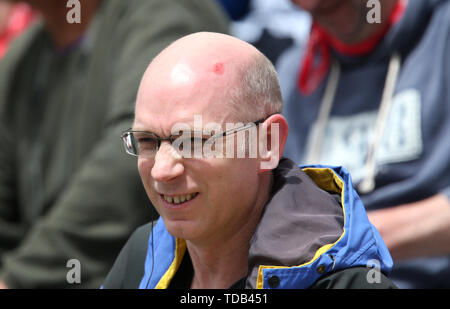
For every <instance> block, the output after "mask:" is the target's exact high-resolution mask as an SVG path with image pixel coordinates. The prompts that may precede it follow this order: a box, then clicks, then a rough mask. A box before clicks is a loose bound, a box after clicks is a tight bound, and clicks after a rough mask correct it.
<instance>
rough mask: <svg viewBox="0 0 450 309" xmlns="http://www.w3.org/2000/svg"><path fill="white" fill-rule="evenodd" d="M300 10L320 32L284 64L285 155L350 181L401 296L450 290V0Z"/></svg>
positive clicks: (349, 2) (340, 3)
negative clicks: (333, 169)
mask: <svg viewBox="0 0 450 309" xmlns="http://www.w3.org/2000/svg"><path fill="white" fill-rule="evenodd" d="M293 2H294V3H295V4H296V5H298V6H299V7H300V8H302V9H304V10H306V11H308V12H309V13H310V14H311V16H312V18H313V23H312V27H311V32H310V37H309V42H308V44H307V45H306V46H301V47H293V48H291V49H289V50H287V51H286V52H285V53H284V55H283V58H284V61H283V63H278V66H277V69H278V72H279V76H280V83H281V87H282V89H283V96H284V99H285V110H284V115H285V116H286V118H287V120H288V122H289V124H290V134H289V137H288V141H287V144H286V149H285V153H286V155H287V156H289V157H291V158H292V159H293V160H295V161H297V162H299V163H304V164H306V163H314V164H319V163H320V164H331V165H343V166H344V167H345V168H346V169H347V170H348V171H349V172H350V173H351V175H352V178H353V180H354V183H355V184H356V185H357V186H356V187H357V189H358V193H359V194H360V196H361V198H362V201H363V203H364V205H365V207H366V209H367V210H368V215H369V218H370V220H371V222H372V223H373V224H374V225H375V226H376V227H377V228H378V229H379V231H380V233H381V235H382V237H383V239H384V240H385V242H386V244H387V246H388V248H389V250H390V252H391V254H392V256H393V258H394V262H395V267H394V270H393V272H392V275H391V278H392V279H393V280H394V282H395V283H396V284H397V285H398V286H399V287H401V288H439V287H447V288H448V287H450V202H449V197H450V155H449V154H450V139H449V138H448V136H450V97H449V92H448V85H449V82H450V80H449V74H450V60H449V57H448V53H449V50H450V36H449V33H450V2H449V1H440V0H423V1H417V0H409V1H404V0H385V1H360V0H333V1H330V0H326V1H325V0H313V1H307V0H293ZM263 52H264V51H263Z"/></svg>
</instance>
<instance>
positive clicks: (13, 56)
mask: <svg viewBox="0 0 450 309" xmlns="http://www.w3.org/2000/svg"><path fill="white" fill-rule="evenodd" d="M27 3H28V4H30V5H31V6H32V7H33V8H34V9H35V10H36V11H37V12H38V13H39V14H40V15H41V16H42V18H41V20H40V21H38V22H37V23H36V24H35V25H33V26H32V27H30V28H29V29H28V30H27V31H26V32H25V33H24V34H23V35H22V36H21V37H19V38H18V39H17V40H16V41H15V42H14V43H13V44H12V45H11V48H10V50H9V52H8V53H7V54H6V55H5V57H4V58H3V60H2V61H1V62H0V140H1V143H0V282H1V283H0V285H1V286H2V287H8V288H66V287H69V288H70V287H77V288H80V287H81V288H98V286H99V285H100V284H101V282H103V280H104V278H105V276H106V274H107V272H108V270H109V269H110V268H111V265H112V263H113V261H114V258H115V256H116V255H117V253H118V252H119V250H120V248H121V247H122V246H123V244H124V242H125V241H126V240H127V238H128V237H129V235H130V234H131V233H132V232H133V231H134V229H135V228H136V227H137V226H139V225H141V224H142V223H143V222H148V221H149V220H151V219H155V217H154V215H153V216H152V209H151V208H152V205H151V204H150V203H149V202H148V199H146V197H145V192H144V190H143V189H142V185H141V183H140V179H139V175H138V173H137V172H136V170H135V162H136V161H135V160H132V159H129V158H127V157H126V156H125V155H124V154H123V152H122V146H121V145H120V142H119V138H118V136H119V135H120V132H122V131H123V130H125V129H127V128H128V127H129V126H130V125H131V123H132V120H133V110H134V102H135V96H136V91H137V87H138V84H139V79H140V77H141V76H142V74H143V72H144V70H145V68H146V67H147V65H148V63H150V61H151V59H152V58H153V57H154V56H156V55H157V54H158V53H159V52H160V51H161V50H162V49H163V48H164V47H166V46H167V45H168V44H169V43H170V42H172V41H173V40H175V39H177V38H179V37H181V36H183V35H186V34H189V33H191V32H196V31H202V30H211V31H217V32H227V31H228V25H227V20H226V18H225V16H224V14H223V12H222V10H221V9H220V8H219V7H218V5H217V4H216V3H215V2H213V1H210V0H190V1H178V0H127V1H123V0H107V1H101V0H80V1H61V0H28V1H27Z"/></svg>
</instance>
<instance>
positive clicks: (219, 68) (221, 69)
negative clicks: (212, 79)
mask: <svg viewBox="0 0 450 309" xmlns="http://www.w3.org/2000/svg"><path fill="white" fill-rule="evenodd" d="M213 72H214V73H216V74H217V75H222V74H223V72H225V66H224V65H223V63H221V62H218V63H216V64H215V65H214V68H213Z"/></svg>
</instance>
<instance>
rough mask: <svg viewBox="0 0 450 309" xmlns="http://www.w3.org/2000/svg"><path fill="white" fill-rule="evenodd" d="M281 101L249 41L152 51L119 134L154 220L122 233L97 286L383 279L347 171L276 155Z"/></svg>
mask: <svg viewBox="0 0 450 309" xmlns="http://www.w3.org/2000/svg"><path fill="white" fill-rule="evenodd" d="M281 112H282V98H281V94H280V87H279V84H278V79H277V75H276V72H275V70H274V68H273V66H272V64H271V63H270V61H268V60H267V58H266V57H265V56H263V55H262V54H261V53H260V52H259V51H257V50H256V49H255V48H254V47H252V46H251V45H249V44H247V43H244V42H242V41H240V40H238V39H236V38H233V37H230V36H227V35H222V34H216V33H196V34H192V35H189V36H186V37H184V38H182V39H180V40H177V41H175V42H174V43H172V44H171V45H170V46H169V47H167V48H166V49H165V50H164V51H162V52H161V53H160V54H159V55H158V56H157V57H156V58H155V59H154V60H153V62H152V63H151V64H150V66H149V67H148V68H147V70H146V72H145V74H144V76H143V78H142V81H141V84H140V87H139V91H138V96H137V102H136V109H135V121H134V124H133V128H131V129H130V130H128V131H126V132H124V133H123V135H122V138H123V141H124V145H125V150H126V152H127V153H129V154H131V155H134V156H137V165H138V170H139V173H140V176H141V180H142V183H143V185H144V188H145V190H146V192H147V195H148V197H149V198H150V200H151V201H152V203H153V205H154V206H155V209H156V210H157V211H158V213H159V215H160V219H159V220H158V222H157V223H156V225H154V224H153V223H150V224H147V225H145V226H143V227H141V228H139V229H138V230H137V231H136V232H135V233H134V234H133V236H132V237H131V238H130V240H129V241H128V243H127V244H126V246H125V247H124V248H123V249H122V252H121V253H120V255H119V257H118V258H117V260H116V262H115V265H114V266H113V268H112V270H111V271H110V273H109V275H108V277H107V278H106V281H105V283H104V285H103V287H104V288H222V289H223V288H230V287H231V288H311V287H319V288H331V287H339V288H347V287H358V288H361V287H367V288H372V287H373V288H375V287H376V288H387V287H392V286H393V285H392V283H391V282H390V281H389V279H388V278H387V277H386V276H385V274H387V273H388V272H389V270H390V268H391V267H392V260H391V258H390V255H389V252H388V251H387V249H386V247H385V245H384V243H383V241H382V239H381V237H380V236H379V234H378V232H377V231H376V229H375V228H374V227H373V226H372V225H371V224H370V223H369V221H368V220H367V217H366V214H365V212H364V207H363V205H362V204H361V202H360V200H359V199H358V197H357V195H356V194H355V193H354V191H353V189H352V185H351V180H350V177H349V175H347V174H346V172H345V171H344V170H342V169H339V168H332V167H305V168H303V169H300V168H298V167H297V166H296V165H295V164H294V163H293V162H292V161H290V160H289V159H285V158H282V157H281V155H282V153H283V148H284V144H285V142H286V139H287V134H288V125H287V122H286V120H285V118H284V117H283V116H282V115H281ZM242 132H244V133H245V134H242ZM255 145H256V146H255ZM242 154H244V155H242ZM371 272H374V273H371Z"/></svg>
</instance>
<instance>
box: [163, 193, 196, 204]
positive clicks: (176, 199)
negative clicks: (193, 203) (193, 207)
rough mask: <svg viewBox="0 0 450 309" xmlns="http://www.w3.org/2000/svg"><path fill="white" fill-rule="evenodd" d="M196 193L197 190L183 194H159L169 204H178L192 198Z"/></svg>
mask: <svg viewBox="0 0 450 309" xmlns="http://www.w3.org/2000/svg"><path fill="white" fill-rule="evenodd" d="M197 195H198V192H196V193H191V194H184V195H170V196H169V195H164V194H161V197H162V198H163V199H164V200H165V201H166V202H167V203H169V204H173V205H179V204H182V203H184V202H187V201H190V200H192V199H194V198H195V197H196V196H197Z"/></svg>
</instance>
